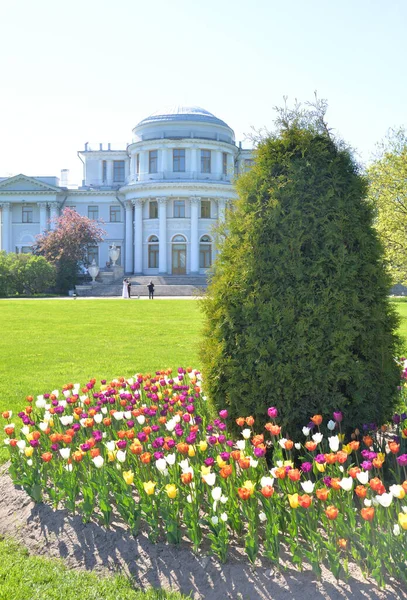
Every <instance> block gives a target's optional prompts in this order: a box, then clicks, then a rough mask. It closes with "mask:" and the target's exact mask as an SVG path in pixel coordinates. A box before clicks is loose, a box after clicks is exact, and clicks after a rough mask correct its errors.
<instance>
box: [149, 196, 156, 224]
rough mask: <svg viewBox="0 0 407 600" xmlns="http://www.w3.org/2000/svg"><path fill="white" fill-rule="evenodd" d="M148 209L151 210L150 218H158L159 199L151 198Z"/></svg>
mask: <svg viewBox="0 0 407 600" xmlns="http://www.w3.org/2000/svg"><path fill="white" fill-rule="evenodd" d="M148 210H149V214H148V216H149V218H150V219H158V202H157V200H150V202H149V204H148Z"/></svg>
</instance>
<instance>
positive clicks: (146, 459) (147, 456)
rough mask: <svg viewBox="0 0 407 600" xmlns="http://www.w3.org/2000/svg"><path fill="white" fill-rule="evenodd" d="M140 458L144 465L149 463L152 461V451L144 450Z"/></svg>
mask: <svg viewBox="0 0 407 600" xmlns="http://www.w3.org/2000/svg"><path fill="white" fill-rule="evenodd" d="M140 460H141V462H142V463H143V464H144V465H148V463H149V462H150V461H151V454H150V452H143V454H140Z"/></svg>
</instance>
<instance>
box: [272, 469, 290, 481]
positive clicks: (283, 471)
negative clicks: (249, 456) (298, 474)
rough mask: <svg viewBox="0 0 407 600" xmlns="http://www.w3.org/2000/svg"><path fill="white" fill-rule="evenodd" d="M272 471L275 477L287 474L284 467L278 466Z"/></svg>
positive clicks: (278, 477)
mask: <svg viewBox="0 0 407 600" xmlns="http://www.w3.org/2000/svg"><path fill="white" fill-rule="evenodd" d="M274 473H275V475H276V477H277V479H285V476H286V474H287V473H286V470H285V467H278V469H276V470H275V471H274Z"/></svg>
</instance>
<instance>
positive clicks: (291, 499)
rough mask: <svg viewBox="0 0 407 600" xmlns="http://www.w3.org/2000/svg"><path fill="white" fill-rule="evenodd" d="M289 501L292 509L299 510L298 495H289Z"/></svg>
mask: <svg viewBox="0 0 407 600" xmlns="http://www.w3.org/2000/svg"><path fill="white" fill-rule="evenodd" d="M288 501H289V503H290V506H291V508H298V505H299V502H298V494H288Z"/></svg>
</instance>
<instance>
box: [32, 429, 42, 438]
mask: <svg viewBox="0 0 407 600" xmlns="http://www.w3.org/2000/svg"><path fill="white" fill-rule="evenodd" d="M32 436H33V440H39V439H40V437H41V434H40V432H39V431H33V432H32Z"/></svg>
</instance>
